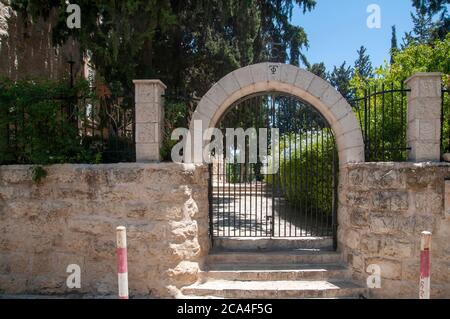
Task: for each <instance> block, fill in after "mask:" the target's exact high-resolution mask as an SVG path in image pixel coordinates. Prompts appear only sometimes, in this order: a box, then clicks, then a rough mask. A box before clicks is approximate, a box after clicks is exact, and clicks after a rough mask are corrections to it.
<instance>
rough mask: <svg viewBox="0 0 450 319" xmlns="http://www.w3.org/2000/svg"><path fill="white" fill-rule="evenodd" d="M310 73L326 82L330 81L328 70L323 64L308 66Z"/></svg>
mask: <svg viewBox="0 0 450 319" xmlns="http://www.w3.org/2000/svg"><path fill="white" fill-rule="evenodd" d="M308 71H309V72H311V73H313V74H315V75H317V76H318V77H320V78H322V79H324V80H325V81H327V80H328V74H327V68H326V67H325V63H323V62H321V63H314V64H313V65H310V66H308Z"/></svg>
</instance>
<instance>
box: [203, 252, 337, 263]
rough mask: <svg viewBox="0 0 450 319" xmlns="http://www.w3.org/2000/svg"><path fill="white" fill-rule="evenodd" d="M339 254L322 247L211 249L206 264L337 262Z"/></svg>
mask: <svg viewBox="0 0 450 319" xmlns="http://www.w3.org/2000/svg"><path fill="white" fill-rule="evenodd" d="M341 259H342V257H341V254H340V253H337V252H334V251H327V250H323V249H295V250H289V251H264V252H255V251H222V250H213V251H212V252H211V253H210V254H209V255H208V257H207V264H233V263H234V264H238V265H241V264H276V263H278V264H339V263H340V262H341Z"/></svg>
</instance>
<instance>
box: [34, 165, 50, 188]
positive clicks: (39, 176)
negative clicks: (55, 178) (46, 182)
mask: <svg viewBox="0 0 450 319" xmlns="http://www.w3.org/2000/svg"><path fill="white" fill-rule="evenodd" d="M47 174H48V173H47V171H46V170H45V169H44V168H43V167H42V166H33V167H32V168H31V178H32V180H33V183H35V184H40V183H41V182H42V180H43V179H44V178H46V177H47Z"/></svg>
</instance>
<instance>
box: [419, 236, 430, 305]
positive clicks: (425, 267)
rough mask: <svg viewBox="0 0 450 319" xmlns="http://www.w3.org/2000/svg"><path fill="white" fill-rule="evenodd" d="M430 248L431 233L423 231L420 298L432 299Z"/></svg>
mask: <svg viewBox="0 0 450 319" xmlns="http://www.w3.org/2000/svg"><path fill="white" fill-rule="evenodd" d="M430 250H431V233H430V232H428V231H424V232H422V238H421V240H420V286H419V290H420V291H419V299H430V269H431V261H430Z"/></svg>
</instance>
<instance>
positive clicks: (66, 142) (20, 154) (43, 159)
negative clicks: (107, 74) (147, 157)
mask: <svg viewBox="0 0 450 319" xmlns="http://www.w3.org/2000/svg"><path fill="white" fill-rule="evenodd" d="M27 98H29V97H27ZM30 101H32V102H31V104H33V105H32V106H31V105H30V103H23V101H21V97H20V96H13V97H12V98H11V99H10V100H9V101H8V100H7V101H6V102H7V103H5V100H3V101H2V102H3V103H4V105H0V107H1V108H0V109H1V112H0V113H1V114H0V150H1V152H0V153H1V156H0V164H51V163H64V162H76V163H90V162H95V163H117V162H134V161H135V142H134V140H135V120H134V119H135V115H134V108H130V107H126V106H125V105H124V103H123V99H122V98H110V97H102V98H99V97H97V96H89V97H80V96H37V97H36V98H31V99H30ZM5 104H7V105H5Z"/></svg>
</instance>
